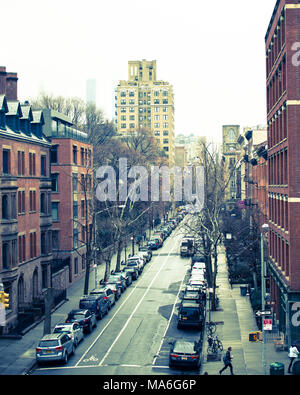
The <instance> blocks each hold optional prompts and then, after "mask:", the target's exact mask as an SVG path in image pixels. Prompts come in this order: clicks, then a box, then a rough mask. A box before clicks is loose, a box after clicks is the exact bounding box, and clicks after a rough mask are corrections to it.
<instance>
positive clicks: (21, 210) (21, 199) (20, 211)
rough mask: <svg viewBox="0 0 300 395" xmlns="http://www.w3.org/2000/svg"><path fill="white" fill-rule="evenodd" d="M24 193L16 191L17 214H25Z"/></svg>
mask: <svg viewBox="0 0 300 395" xmlns="http://www.w3.org/2000/svg"><path fill="white" fill-rule="evenodd" d="M25 212H26V210H25V191H18V214H25Z"/></svg>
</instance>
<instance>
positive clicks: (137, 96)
mask: <svg viewBox="0 0 300 395" xmlns="http://www.w3.org/2000/svg"><path fill="white" fill-rule="evenodd" d="M115 116H116V118H115V122H116V128H117V133H118V134H120V135H122V134H125V133H130V132H134V131H136V130H139V129H148V130H150V131H151V132H152V133H153V135H154V136H155V139H156V141H157V143H158V147H159V148H160V149H162V150H164V152H165V154H166V155H167V157H168V158H169V164H170V166H173V165H174V164H175V150H174V94H173V87H172V85H170V84H169V83H168V82H165V81H160V80H157V78H156V61H155V60H154V61H146V60H142V61H129V62H128V80H127V81H120V82H119V84H118V86H117V88H116V92H115Z"/></svg>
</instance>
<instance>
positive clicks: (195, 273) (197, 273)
mask: <svg viewBox="0 0 300 395" xmlns="http://www.w3.org/2000/svg"><path fill="white" fill-rule="evenodd" d="M190 275H191V276H205V270H203V269H193V270H192V271H191V274H190Z"/></svg>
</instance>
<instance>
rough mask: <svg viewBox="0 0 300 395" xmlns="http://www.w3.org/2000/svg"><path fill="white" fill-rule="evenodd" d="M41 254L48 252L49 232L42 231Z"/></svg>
mask: <svg viewBox="0 0 300 395" xmlns="http://www.w3.org/2000/svg"><path fill="white" fill-rule="evenodd" d="M41 254H42V255H46V254H47V234H46V232H41Z"/></svg>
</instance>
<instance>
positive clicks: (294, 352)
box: [288, 342, 299, 373]
mask: <svg viewBox="0 0 300 395" xmlns="http://www.w3.org/2000/svg"><path fill="white" fill-rule="evenodd" d="M298 356H299V350H298V348H297V342H293V344H292V345H291V347H290V349H289V358H290V364H289V368H288V373H291V368H292V366H293V362H294V360H295V359H296V358H298Z"/></svg>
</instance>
